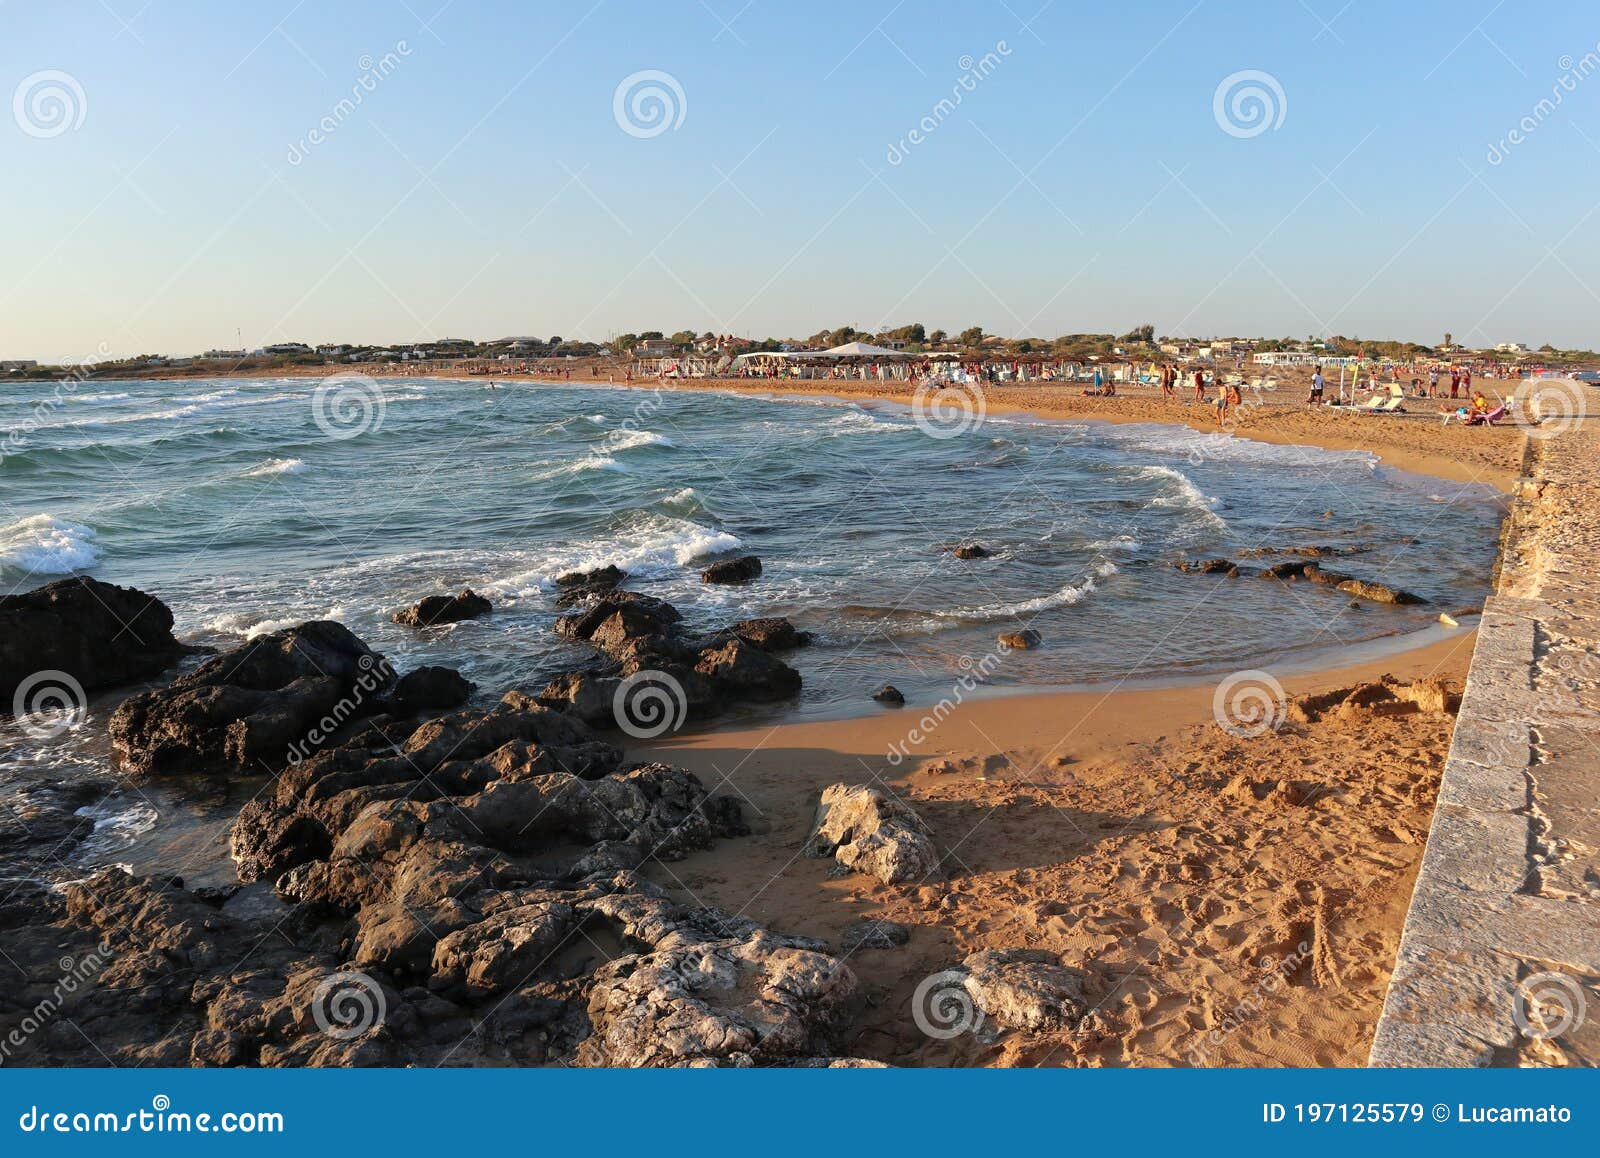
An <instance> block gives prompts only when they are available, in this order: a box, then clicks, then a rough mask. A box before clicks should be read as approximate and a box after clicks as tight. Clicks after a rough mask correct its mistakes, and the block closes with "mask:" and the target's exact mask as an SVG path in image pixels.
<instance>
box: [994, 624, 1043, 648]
mask: <svg viewBox="0 0 1600 1158" xmlns="http://www.w3.org/2000/svg"><path fill="white" fill-rule="evenodd" d="M997 639H998V642H999V644H1000V646H1001V647H1004V648H1006V649H1008V650H1011V651H1027V650H1029V649H1030V648H1035V647H1038V646H1039V643H1040V639H1039V633H1038V632H1037V631H1035V630H1033V628H1031V627H1026V628H1023V629H1022V630H1021V631H1002V632H1001V633H1000V634H999V636H998V637H997Z"/></svg>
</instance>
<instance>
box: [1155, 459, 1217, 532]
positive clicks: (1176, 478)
mask: <svg viewBox="0 0 1600 1158" xmlns="http://www.w3.org/2000/svg"><path fill="white" fill-rule="evenodd" d="M1138 477H1140V478H1160V479H1167V480H1169V481H1171V482H1172V483H1173V484H1175V490H1176V491H1177V493H1176V494H1171V495H1161V496H1158V497H1156V498H1153V499H1151V500H1150V501H1149V502H1148V503H1146V504H1145V506H1146V507H1173V508H1177V509H1179V510H1192V511H1194V512H1196V513H1197V514H1199V515H1201V516H1202V517H1203V518H1205V519H1206V520H1207V521H1208V522H1211V523H1214V524H1215V525H1216V526H1217V528H1218V529H1219V530H1227V528H1228V524H1227V522H1226V520H1224V519H1223V518H1222V516H1221V515H1219V514H1217V512H1216V510H1215V509H1214V508H1216V507H1217V506H1218V505H1220V503H1221V500H1220V499H1216V498H1213V497H1211V496H1209V495H1207V494H1205V493H1204V492H1203V491H1201V489H1200V488H1199V487H1197V486H1195V485H1194V480H1193V479H1191V478H1190V477H1189V476H1188V475H1186V474H1184V473H1183V472H1182V471H1181V470H1174V469H1173V468H1172V467H1170V466H1147V467H1141V468H1140V470H1139V475H1138Z"/></svg>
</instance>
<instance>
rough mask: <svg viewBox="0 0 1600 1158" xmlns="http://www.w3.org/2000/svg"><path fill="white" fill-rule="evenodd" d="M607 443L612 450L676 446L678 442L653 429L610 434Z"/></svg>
mask: <svg viewBox="0 0 1600 1158" xmlns="http://www.w3.org/2000/svg"><path fill="white" fill-rule="evenodd" d="M605 445H606V446H607V447H609V448H610V449H611V450H632V449H633V448H634V447H636V446H676V445H678V444H677V443H675V442H673V441H672V439H670V438H668V437H667V436H666V435H664V434H657V433H656V432H655V431H653V430H630V431H628V432H627V433H626V434H622V433H618V434H617V436H616V437H614V438H613V437H610V436H608V437H607V438H606V441H605Z"/></svg>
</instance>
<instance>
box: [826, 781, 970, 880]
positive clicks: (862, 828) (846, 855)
mask: <svg viewBox="0 0 1600 1158" xmlns="http://www.w3.org/2000/svg"><path fill="white" fill-rule="evenodd" d="M805 852H806V855H807V856H814V857H826V856H831V857H833V858H834V859H835V860H837V861H838V862H839V863H840V864H842V865H844V866H845V867H846V868H850V869H854V870H855V871H856V872H859V873H865V874H866V875H868V876H873V877H877V878H878V879H879V880H880V881H882V882H883V883H884V884H888V885H896V884H904V883H906V882H908V881H921V880H928V879H930V878H937V877H938V876H939V875H940V873H939V854H938V852H937V850H936V849H935V848H934V845H933V834H932V833H931V832H930V831H929V830H928V826H927V825H925V824H924V823H923V822H922V818H921V817H919V816H918V815H917V814H916V813H915V812H913V811H912V810H911V807H910V806H909V805H907V804H905V803H904V802H903V801H901V800H899V799H897V798H895V797H892V796H890V795H888V794H887V793H885V792H882V791H880V790H879V789H876V788H867V787H865V786H863V785H859V784H856V785H852V784H832V785H829V786H828V787H827V788H825V789H823V791H822V799H821V801H820V803H819V804H818V806H817V818H816V823H815V825H814V827H813V829H812V832H811V836H810V838H809V839H808V840H807V842H806V846H805Z"/></svg>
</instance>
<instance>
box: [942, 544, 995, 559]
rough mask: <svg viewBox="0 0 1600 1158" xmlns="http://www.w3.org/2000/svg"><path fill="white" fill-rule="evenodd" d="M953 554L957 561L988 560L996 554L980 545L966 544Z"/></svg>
mask: <svg viewBox="0 0 1600 1158" xmlns="http://www.w3.org/2000/svg"><path fill="white" fill-rule="evenodd" d="M951 554H953V555H954V556H955V557H956V558H957V559H987V558H988V557H989V556H990V555H992V554H994V552H993V551H991V550H989V548H987V547H984V546H981V545H980V544H978V543H965V544H963V545H962V546H959V547H957V548H956V549H955V550H954V551H952V552H951Z"/></svg>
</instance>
